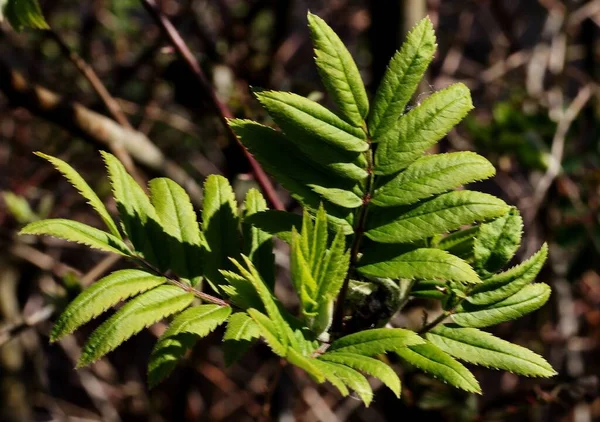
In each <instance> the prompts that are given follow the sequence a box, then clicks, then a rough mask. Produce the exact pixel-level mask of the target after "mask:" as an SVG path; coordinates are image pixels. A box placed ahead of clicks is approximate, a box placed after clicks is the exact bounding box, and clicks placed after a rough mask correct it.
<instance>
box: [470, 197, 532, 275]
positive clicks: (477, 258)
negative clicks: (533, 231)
mask: <svg viewBox="0 0 600 422" xmlns="http://www.w3.org/2000/svg"><path fill="white" fill-rule="evenodd" d="M522 231H523V219H522V218H521V216H520V215H519V211H518V210H517V209H516V208H511V209H510V211H509V212H508V213H507V214H506V215H503V216H502V217H499V218H497V219H496V220H494V221H491V222H489V223H486V224H482V225H481V226H480V227H479V234H478V235H477V237H476V238H475V242H474V244H473V256H474V265H473V266H474V267H475V269H476V270H477V271H479V272H480V273H481V274H482V275H489V274H492V273H495V272H496V271H499V270H501V269H502V268H503V267H504V266H505V265H506V264H508V263H509V261H510V260H511V259H512V258H513V256H514V255H515V253H516V252H517V250H518V249H519V246H520V245H521V233H522Z"/></svg>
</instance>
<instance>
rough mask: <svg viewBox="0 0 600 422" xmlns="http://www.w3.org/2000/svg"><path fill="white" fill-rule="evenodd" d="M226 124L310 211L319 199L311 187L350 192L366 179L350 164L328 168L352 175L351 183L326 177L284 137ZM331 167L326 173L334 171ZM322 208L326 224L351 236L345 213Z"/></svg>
mask: <svg viewBox="0 0 600 422" xmlns="http://www.w3.org/2000/svg"><path fill="white" fill-rule="evenodd" d="M229 125H230V127H231V129H232V130H233V131H234V132H235V134H236V135H237V136H238V138H239V139H240V142H241V143H242V144H243V145H244V146H245V147H246V148H248V150H249V151H250V152H251V153H252V154H253V155H254V156H255V157H256V159H257V160H258V161H259V162H260V164H261V165H262V166H263V168H264V169H265V170H266V171H267V172H268V173H270V174H272V175H273V176H274V177H275V179H277V181H278V182H279V183H281V184H282V185H283V186H284V187H285V188H286V189H288V190H289V191H290V192H291V194H292V196H293V197H294V198H296V199H297V200H298V201H300V202H301V203H302V204H303V205H305V206H308V207H310V208H312V209H315V210H316V209H318V208H319V205H320V203H322V200H323V198H322V197H321V196H320V195H319V194H317V193H316V192H315V191H314V186H323V187H336V188H343V189H346V190H348V189H352V186H353V185H354V183H355V181H356V180H361V179H364V178H365V177H366V176H367V172H366V171H365V170H363V169H361V168H360V167H358V166H356V165H355V164H352V163H350V162H347V163H332V166H333V167H335V168H338V169H339V170H340V171H341V172H342V173H343V174H344V175H348V174H351V175H353V176H352V177H353V178H354V181H352V180H347V179H342V178H339V177H336V176H335V175H333V174H329V172H328V171H327V170H326V169H324V168H322V167H319V166H317V165H316V164H315V163H313V162H311V161H310V160H309V159H308V158H306V157H305V156H304V155H303V154H302V153H301V152H300V151H299V150H298V149H297V148H296V147H295V146H294V145H293V144H291V142H290V141H289V140H288V139H287V138H286V136H285V135H283V134H282V133H281V132H278V131H276V130H274V129H271V128H269V127H267V126H263V125H260V124H258V123H255V122H252V121H249V120H229ZM319 148H320V147H319ZM321 155H322V158H323V159H327V157H328V156H327V155H326V154H325V155H324V153H323V151H322V152H321ZM333 167H331V168H330V170H332V171H334V172H335V171H336V170H335V169H334V168H333ZM344 177H345V176H344ZM309 185H310V186H309ZM311 186H312V187H311ZM324 205H325V208H326V209H327V213H328V218H329V222H330V224H335V225H336V226H343V227H344V231H345V232H346V233H352V226H351V225H350V224H349V223H348V222H347V221H345V219H346V218H347V216H348V214H349V210H347V209H344V208H341V207H338V206H336V205H334V204H330V203H329V202H327V203H325V204H324Z"/></svg>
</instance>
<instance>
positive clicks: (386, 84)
mask: <svg viewBox="0 0 600 422" xmlns="http://www.w3.org/2000/svg"><path fill="white" fill-rule="evenodd" d="M435 49H436V43H435V33H434V32H433V25H432V23H431V21H430V20H429V18H425V19H423V20H421V21H420V22H419V23H418V24H417V25H416V26H415V27H414V28H413V29H412V30H411V31H410V32H409V33H408V35H407V36H406V41H405V42H404V43H403V44H402V48H401V49H400V51H398V52H397V53H396V54H395V55H394V57H393V58H392V60H391V61H390V64H389V65H388V69H387V71H386V72H385V74H384V76H383V80H382V81H381V84H380V85H379V88H378V89H377V93H376V94H375V99H374V100H373V107H372V109H371V113H370V114H369V119H368V123H369V132H370V134H371V136H372V137H373V139H374V141H375V142H379V139H380V138H381V137H382V136H383V135H385V134H386V133H387V132H388V131H389V130H390V129H391V128H392V127H393V126H394V124H395V123H396V121H397V120H398V117H399V116H400V115H402V114H403V113H404V107H405V106H406V104H407V103H408V101H409V100H410V97H411V96H412V95H413V93H414V92H415V89H417V86H418V85H419V82H420V81H421V78H422V77H423V75H424V74H425V70H426V69H427V66H429V63H430V62H431V59H432V58H433V54H434V53H435Z"/></svg>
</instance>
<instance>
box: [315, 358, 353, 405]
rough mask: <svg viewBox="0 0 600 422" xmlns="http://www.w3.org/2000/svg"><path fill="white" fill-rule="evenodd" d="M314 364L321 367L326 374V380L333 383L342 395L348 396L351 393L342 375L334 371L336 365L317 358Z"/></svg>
mask: <svg viewBox="0 0 600 422" xmlns="http://www.w3.org/2000/svg"><path fill="white" fill-rule="evenodd" d="M312 364H313V365H314V366H316V367H317V368H319V370H320V371H321V373H322V374H323V375H324V376H325V380H327V381H329V382H330V383H331V385H333V386H334V387H335V388H337V389H338V390H339V392H340V394H341V395H342V397H346V396H347V395H348V394H350V391H348V387H346V384H344V382H343V381H342V380H341V379H340V377H338V376H337V375H336V372H335V371H334V369H335V367H334V366H333V365H331V364H330V363H329V362H326V361H322V360H318V359H315V360H314V362H312Z"/></svg>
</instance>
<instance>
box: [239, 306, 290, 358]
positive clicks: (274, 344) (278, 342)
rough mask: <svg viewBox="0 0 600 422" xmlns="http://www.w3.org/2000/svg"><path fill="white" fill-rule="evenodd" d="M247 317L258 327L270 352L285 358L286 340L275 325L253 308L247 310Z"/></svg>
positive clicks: (286, 351) (286, 350)
mask: <svg viewBox="0 0 600 422" xmlns="http://www.w3.org/2000/svg"><path fill="white" fill-rule="evenodd" d="M248 315H250V316H251V317H252V319H253V320H254V322H256V325H258V329H259V330H260V334H261V336H262V337H263V338H264V339H265V341H266V342H267V344H268V345H269V347H270V348H271V350H273V353H275V354H276V355H279V356H281V357H285V356H286V355H287V353H288V345H287V341H288V339H287V338H286V337H284V336H282V333H281V331H280V330H279V329H278V327H277V326H276V325H275V323H273V321H271V320H270V319H269V317H268V316H266V315H265V314H263V313H262V312H260V311H257V310H256V309H253V308H250V309H248Z"/></svg>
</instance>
